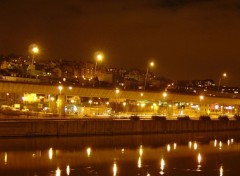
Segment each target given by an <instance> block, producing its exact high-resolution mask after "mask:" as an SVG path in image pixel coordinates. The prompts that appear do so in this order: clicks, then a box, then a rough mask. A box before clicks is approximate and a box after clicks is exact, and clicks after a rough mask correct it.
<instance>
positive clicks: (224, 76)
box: [218, 73, 227, 91]
mask: <svg viewBox="0 0 240 176" xmlns="http://www.w3.org/2000/svg"><path fill="white" fill-rule="evenodd" d="M226 77H227V73H223V74H222V75H221V77H220V78H219V81H218V91H219V89H220V86H221V81H222V78H226Z"/></svg>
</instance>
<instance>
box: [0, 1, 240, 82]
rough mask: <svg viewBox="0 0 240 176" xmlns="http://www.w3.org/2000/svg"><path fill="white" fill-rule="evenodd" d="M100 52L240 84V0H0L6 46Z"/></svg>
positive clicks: (1, 50) (1, 47)
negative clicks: (32, 45)
mask: <svg viewBox="0 0 240 176" xmlns="http://www.w3.org/2000/svg"><path fill="white" fill-rule="evenodd" d="M31 43H37V44H38V45H39V46H40V47H41V55H40V56H39V59H40V58H42V59H60V58H61V59H69V60H93V53H94V51H96V50H102V51H103V52H104V53H105V56H106V58H105V61H104V62H105V63H106V64H109V65H111V66H116V67H120V66H121V67H127V68H134V67H139V68H141V69H145V68H146V65H147V62H148V60H149V59H150V58H154V59H155V61H156V62H157V63H156V68H155V71H154V72H156V73H158V74H159V75H161V76H166V77H169V78H172V79H181V80H185V79H205V78H213V79H215V81H217V80H218V79H219V76H220V75H221V73H222V72H224V71H226V72H228V74H229V78H228V79H226V80H225V81H226V84H227V85H238V86H240V79H239V78H240V49H239V48H240V1H238V0H131V1H129V0H121V1H117V0H116V1H112V0H0V54H10V53H15V54H27V52H28V45H29V44H31Z"/></svg>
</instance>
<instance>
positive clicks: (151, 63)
mask: <svg viewBox="0 0 240 176" xmlns="http://www.w3.org/2000/svg"><path fill="white" fill-rule="evenodd" d="M154 65H155V64H154V62H153V61H151V62H150V63H149V65H148V67H147V71H146V76H145V80H144V91H145V89H146V84H147V77H148V68H149V67H154Z"/></svg>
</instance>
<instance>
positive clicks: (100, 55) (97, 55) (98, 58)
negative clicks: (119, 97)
mask: <svg viewBox="0 0 240 176" xmlns="http://www.w3.org/2000/svg"><path fill="white" fill-rule="evenodd" d="M103 58H104V54H103V53H102V52H100V51H98V52H96V53H95V61H96V62H95V67H94V75H95V76H96V75H97V63H98V62H102V60H103Z"/></svg>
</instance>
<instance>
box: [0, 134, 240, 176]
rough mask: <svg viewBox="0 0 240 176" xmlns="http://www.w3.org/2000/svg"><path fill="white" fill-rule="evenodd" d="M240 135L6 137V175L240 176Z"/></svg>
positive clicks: (1, 169)
mask: <svg viewBox="0 0 240 176" xmlns="http://www.w3.org/2000/svg"><path fill="white" fill-rule="evenodd" d="M239 134H240V132H225V133H194V134H189V133H188V134H161V135H134V136H105V137H102V136H98V137H60V138H57V137H44V138H0V175H1V176H2V175H3V176H21V175H26V176H45V175H46V176H67V175H70V176H142V175H143V176H155V175H171V176H173V175H183V176H188V175H189V176H193V175H197V176H203V175H207V176H208V175H209V176H214V175H218V176H225V175H226V176H228V175H233V176H238V175H240V174H239V172H240V135H239Z"/></svg>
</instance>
